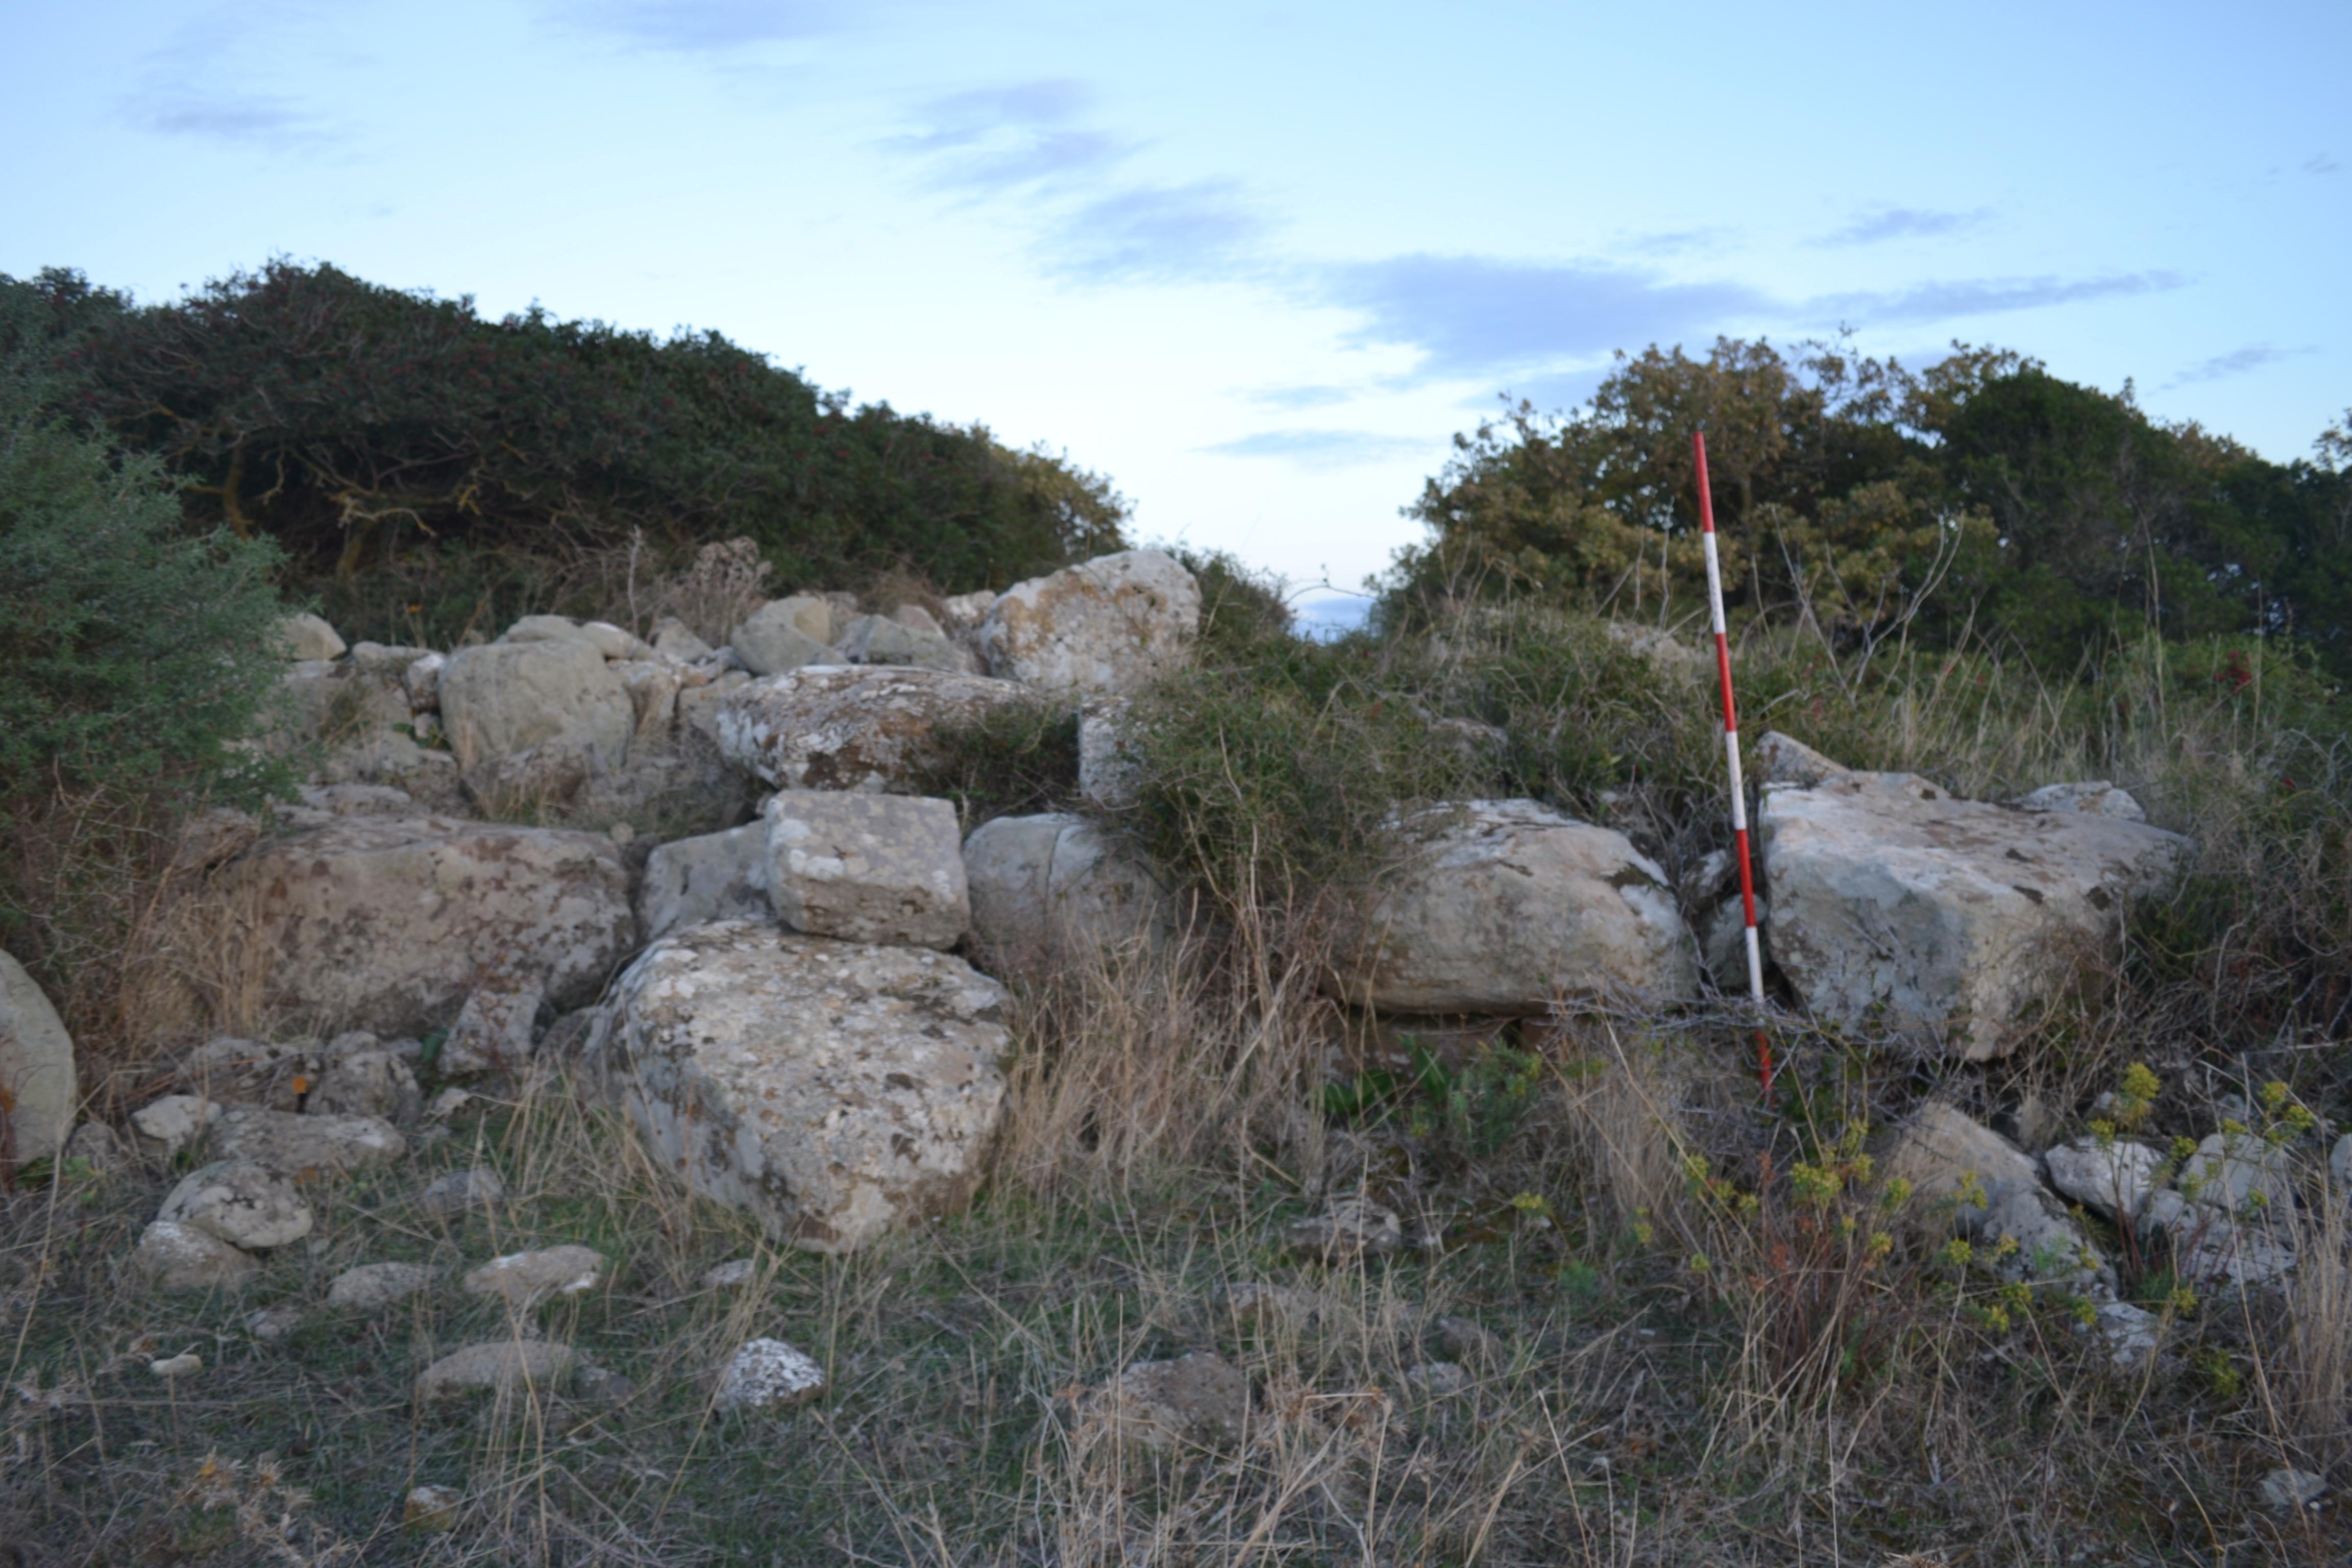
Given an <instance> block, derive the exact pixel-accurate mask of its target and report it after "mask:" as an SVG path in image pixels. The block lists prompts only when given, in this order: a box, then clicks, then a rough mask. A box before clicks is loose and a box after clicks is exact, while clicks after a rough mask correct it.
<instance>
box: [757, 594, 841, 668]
mask: <svg viewBox="0 0 2352 1568" xmlns="http://www.w3.org/2000/svg"><path fill="white" fill-rule="evenodd" d="M731 646H732V647H734V649H735V653H736V657H738V658H740V659H742V661H743V665H744V668H747V669H749V670H750V671H751V673H752V674H754V675H777V674H781V673H782V671H784V670H787V669H798V668H801V667H802V666H803V665H808V664H836V665H837V664H839V663H841V662H842V657H841V653H840V650H838V649H837V648H835V647H834V646H833V607H832V606H831V605H827V604H826V603H825V602H824V600H823V599H820V598H817V597H816V596H815V595H809V594H795V595H793V596H792V597H791V598H789V599H771V600H769V601H768V602H767V603H766V604H764V605H761V606H760V607H759V608H758V609H756V610H754V611H752V612H751V615H750V616H747V617H746V618H745V619H744V622H743V624H742V625H741V626H737V627H736V628H735V633H734V637H733V639H732V642H731Z"/></svg>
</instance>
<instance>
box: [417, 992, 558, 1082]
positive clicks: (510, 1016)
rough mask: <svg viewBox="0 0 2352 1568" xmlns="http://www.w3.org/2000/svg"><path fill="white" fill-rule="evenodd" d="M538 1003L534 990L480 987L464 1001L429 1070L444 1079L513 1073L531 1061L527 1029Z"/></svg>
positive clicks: (533, 1020) (538, 997)
mask: <svg viewBox="0 0 2352 1568" xmlns="http://www.w3.org/2000/svg"><path fill="white" fill-rule="evenodd" d="M542 1000H543V994H542V993H541V989H540V988H539V987H538V986H536V985H530V984H522V985H511V986H487V985H486V986H482V987H479V988H478V989H477V990H476V991H475V992H474V993H473V994H471V995H469V996H467V998H466V1005H465V1006H464V1007H463V1008H461V1009H459V1011H458V1014H457V1022H456V1023H454V1024H452V1025H450V1026H449V1033H448V1034H447V1036H446V1037H444V1038H443V1040H442V1042H441V1054H440V1056H439V1057H437V1058H435V1060H434V1064H433V1065H434V1066H435V1067H436V1068H438V1069H439V1070H440V1071H441V1073H442V1075H443V1076H444V1077H446V1078H470V1077H475V1076H478V1075H480V1074H483V1073H492V1072H500V1073H503V1072H512V1071H513V1070H514V1069H515V1068H520V1066H522V1065H523V1063H525V1062H527V1061H529V1060H530V1042H531V1026H532V1025H533V1024H534V1023H535V1022H536V1021H537V1020H538V1017H539V1006H540V1003H541V1001H542Z"/></svg>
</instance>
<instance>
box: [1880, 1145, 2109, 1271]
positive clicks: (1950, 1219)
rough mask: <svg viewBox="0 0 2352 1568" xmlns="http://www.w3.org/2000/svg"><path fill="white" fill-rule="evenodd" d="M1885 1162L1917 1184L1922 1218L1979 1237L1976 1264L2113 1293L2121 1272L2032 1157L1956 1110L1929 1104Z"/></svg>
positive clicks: (1930, 1225) (1915, 1208)
mask: <svg viewBox="0 0 2352 1568" xmlns="http://www.w3.org/2000/svg"><path fill="white" fill-rule="evenodd" d="M1885 1173H1886V1176H1887V1179H1888V1180H1889V1182H1894V1181H1897V1180H1900V1181H1902V1182H1905V1183H1907V1184H1909V1186H1910V1188H1911V1192H1912V1210H1911V1215H1912V1219H1913V1222H1914V1223H1915V1224H1916V1225H1917V1226H1919V1227H1920V1228H1922V1229H1923V1230H1926V1231H1927V1232H1929V1233H1930V1234H1940V1233H1944V1232H1957V1233H1958V1235H1959V1236H1961V1237H1964V1238H1966V1239H1968V1240H1969V1241H1970V1242H1971V1243H1972V1248H1971V1251H1972V1255H1973V1258H1974V1261H1975V1263H1976V1264H1977V1265H1978V1266H1979V1267H1980V1268H1984V1269H1985V1270H1987V1271H1988V1272H1990V1273H1992V1274H1994V1275H1996V1276H1997V1277H1999V1278H2000V1279H2011V1280H2020V1281H2023V1282H2026V1283H2032V1284H2043V1285H2065V1286H2071V1287H2074V1288H2078V1289H2091V1290H2093V1291H2095V1293H2099V1294H2102V1295H2112V1294H2113V1293H2114V1290H2115V1270H2114V1269H2113V1268H2111V1267H2110V1266H2109V1265H2108V1263H2107V1261H2106V1258H2105V1257H2104V1256H2103V1255H2102V1254H2101V1253H2100V1252H2099V1250H2098V1248H2097V1247H2095V1246H2094V1245H2093V1244H2092V1242H2091V1240H2090V1237H2088V1235H2087V1234H2086V1233H2085V1232H2084V1229H2083V1227H2082V1226H2080V1225H2078V1224H2077V1223H2076V1222H2075V1220H2074V1216H2073V1215H2070V1214H2068V1213H2067V1212H2066V1205H2064V1204H2063V1202H2061V1201H2060V1200H2059V1199H2058V1198H2057V1197H2056V1196H2055V1195H2054V1194H2052V1193H2051V1192H2050V1191H2049V1190H2048V1189H2047V1188H2045V1187H2044V1186H2042V1173H2041V1169H2040V1167H2039V1166H2037V1165H2036V1164H2035V1163H2034V1162H2033V1160H2032V1157H2031V1156H2030V1155H2028V1154H2026V1153H2025V1152H2023V1151H2022V1150H2021V1149H2019V1148H2018V1147H2017V1146H2016V1145H2015V1144H2013V1143H2011V1142H2009V1140H2007V1139H2006V1138H2003V1137H2002V1136H2000V1134H1999V1133H1998V1132H1995V1131H1992V1129H1990V1128H1989V1127H1987V1126H1985V1125H1983V1124H1982V1123H1981V1122H1979V1121H1975V1120H1973V1119H1972V1118H1970V1117H1968V1116H1965V1115H1963V1114H1961V1112H1960V1111H1959V1110H1957V1109H1955V1108H1954V1107H1952V1106H1950V1105H1948V1104H1945V1103H1943V1102H1941V1101H1935V1102H1931V1103H1929V1104H1928V1105H1926V1106H1924V1107H1922V1108H1921V1109H1920V1110H1919V1111H1918V1112H1917V1113H1916V1115H1915V1116H1914V1117H1913V1119H1912V1121H1911V1122H1910V1123H1909V1125H1907V1126H1906V1127H1905V1128H1904V1129H1903V1130H1902V1131H1901V1132H1900V1133H1898V1134H1897V1136H1896V1138H1895V1144H1894V1147H1893V1148H1892V1149H1891V1150H1889V1151H1888V1153H1887V1157H1886V1162H1885Z"/></svg>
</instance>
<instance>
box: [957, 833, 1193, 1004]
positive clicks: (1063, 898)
mask: <svg viewBox="0 0 2352 1568" xmlns="http://www.w3.org/2000/svg"><path fill="white" fill-rule="evenodd" d="M963 868H964V878H965V880H966V882H967V884H968V885H969V887H970V889H971V933H972V945H973V946H974V948H976V949H977V950H978V951H979V952H980V953H981V954H982V962H983V963H987V964H988V965H989V966H990V967H991V968H992V969H995V970H996V971H997V972H998V973H1044V972H1045V971H1046V970H1048V969H1051V968H1054V967H1055V966H1057V965H1061V964H1066V963H1072V962H1080V961H1084V960H1087V959H1091V958H1095V957H1097V956H1102V955H1108V954H1111V953H1116V952H1120V951H1122V950H1125V949H1128V948H1131V947H1133V946H1135V945H1136V944H1138V943H1141V944H1144V945H1146V946H1150V945H1155V944H1157V943H1160V942H1166V941H1167V940H1169V939H1170V938H1171V937H1172V936H1173V934H1174V933H1175V930H1176V923H1177V921H1176V904H1175V900H1173V899H1171V897H1170V896H1169V893H1168V889H1166V888H1164V887H1162V886H1161V885H1160V880H1159V879H1158V878H1156V877H1154V876H1153V875H1152V874H1151V868H1150V867H1149V866H1147V865H1145V864H1144V862H1143V860H1142V858H1140V857H1139V856H1137V855H1136V854H1134V853H1133V852H1132V851H1130V850H1129V849H1128V848H1127V847H1125V846H1124V845H1123V844H1121V843H1120V842H1119V841H1118V840H1117V839H1116V838H1114V837H1109V836H1108V835H1106V834H1105V833H1104V832H1103V831H1102V829H1101V828H1099V827H1097V826H1096V825H1095V824H1093V823H1091V822H1089V821H1087V819H1086V818H1085V817H1083V816H1072V815H1070V814H1068V813H1066V812H1051V813H1047V814H1045V815H1044V816H999V817H995V818H992V819H991V820H990V821H988V822H985V823H982V825H981V826H979V827H977V828H974V829H973V830H972V834H971V837H969V838H967V839H965V840H964V845H963Z"/></svg>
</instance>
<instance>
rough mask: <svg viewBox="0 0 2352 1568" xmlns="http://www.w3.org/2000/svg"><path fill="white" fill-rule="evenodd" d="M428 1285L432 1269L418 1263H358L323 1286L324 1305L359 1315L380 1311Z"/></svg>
mask: <svg viewBox="0 0 2352 1568" xmlns="http://www.w3.org/2000/svg"><path fill="white" fill-rule="evenodd" d="M432 1283H433V1270H432V1269H431V1268H428V1267H426V1266H425V1264H422V1263H362V1264H361V1265H360V1266H359V1267H358V1268H346V1269H344V1270H343V1271H342V1272H341V1274H338V1275H336V1276H335V1279H334V1282H333V1283H332V1284H331V1285H329V1286H328V1287H327V1305H328V1306H330V1307H348V1308H350V1309H352V1310H353V1311H359V1312H377V1311H382V1310H383V1309H384V1308H386V1307H389V1306H392V1305H394V1303H395V1302H399V1301H405V1300H408V1298H410V1297H411V1296H414V1295H415V1294H417V1293H418V1292H419V1291H422V1290H424V1289H427V1288H429V1287H430V1286H431V1285H432Z"/></svg>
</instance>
